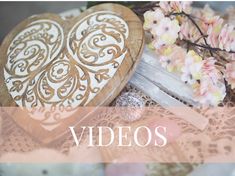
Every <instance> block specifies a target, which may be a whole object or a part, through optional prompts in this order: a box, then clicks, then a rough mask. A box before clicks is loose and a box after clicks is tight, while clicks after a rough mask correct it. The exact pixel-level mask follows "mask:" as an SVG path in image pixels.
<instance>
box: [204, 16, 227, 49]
mask: <svg viewBox="0 0 235 176" xmlns="http://www.w3.org/2000/svg"><path fill="white" fill-rule="evenodd" d="M205 23H206V24H207V26H208V28H207V35H208V37H207V42H208V44H209V45H211V46H212V47H215V48H217V47H219V35H220V32H221V30H222V25H223V19H221V18H219V17H218V16H216V17H214V18H212V19H211V21H205Z"/></svg>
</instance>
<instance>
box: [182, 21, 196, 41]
mask: <svg viewBox="0 0 235 176" xmlns="http://www.w3.org/2000/svg"><path fill="white" fill-rule="evenodd" d="M179 36H180V39H181V40H182V39H186V40H190V41H192V42H195V41H196V40H198V39H199V37H200V36H201V35H200V33H199V31H198V29H197V28H196V27H195V26H194V25H192V23H191V22H189V21H184V22H183V23H182V24H181V26H180V33H179Z"/></svg>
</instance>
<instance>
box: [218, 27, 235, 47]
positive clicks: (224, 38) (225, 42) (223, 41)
mask: <svg viewBox="0 0 235 176" xmlns="http://www.w3.org/2000/svg"><path fill="white" fill-rule="evenodd" d="M234 37H235V34H234V26H233V25H229V24H225V25H224V27H223V28H222V30H221V32H220V35H219V48H220V49H224V50H226V51H230V50H231V49H234V48H235V46H234V45H235V38H234Z"/></svg>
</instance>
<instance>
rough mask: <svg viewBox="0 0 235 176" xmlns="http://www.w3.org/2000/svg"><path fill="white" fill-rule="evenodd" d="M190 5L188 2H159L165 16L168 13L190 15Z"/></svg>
mask: <svg viewBox="0 0 235 176" xmlns="http://www.w3.org/2000/svg"><path fill="white" fill-rule="evenodd" d="M191 4H192V2H190V1H170V2H167V1H161V2H160V3H159V6H160V7H161V9H162V10H163V11H164V12H165V14H167V13H169V12H182V11H184V12H186V13H191Z"/></svg>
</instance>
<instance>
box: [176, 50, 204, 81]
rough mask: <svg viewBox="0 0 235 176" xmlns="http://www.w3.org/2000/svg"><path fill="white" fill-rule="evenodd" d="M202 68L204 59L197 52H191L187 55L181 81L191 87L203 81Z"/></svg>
mask: <svg viewBox="0 0 235 176" xmlns="http://www.w3.org/2000/svg"><path fill="white" fill-rule="evenodd" d="M202 66H203V62H202V58H201V57H200V56H199V55H198V54H197V53H195V51H193V50H190V51H189V52H188V53H187V55H186V58H185V63H184V66H183V67H182V75H181V80H182V81H184V82H186V83H188V84H190V85H192V84H194V83H195V82H196V81H197V80H200V79H201V76H202V72H201V69H202Z"/></svg>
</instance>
